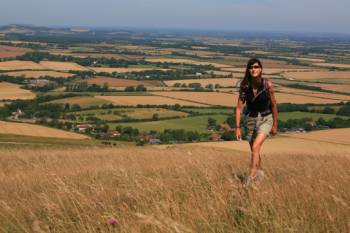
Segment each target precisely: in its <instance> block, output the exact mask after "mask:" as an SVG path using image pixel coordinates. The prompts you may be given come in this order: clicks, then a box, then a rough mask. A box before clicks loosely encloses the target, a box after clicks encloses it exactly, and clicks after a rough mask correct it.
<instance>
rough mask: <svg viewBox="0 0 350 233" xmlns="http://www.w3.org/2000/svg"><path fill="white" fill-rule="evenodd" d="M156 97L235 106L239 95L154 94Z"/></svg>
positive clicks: (184, 92) (181, 92)
mask: <svg viewBox="0 0 350 233" xmlns="http://www.w3.org/2000/svg"><path fill="white" fill-rule="evenodd" d="M152 94H154V95H159V96H166V97H171V98H176V99H181V100H190V101H195V102H198V103H202V104H209V105H222V106H232V107H233V106H234V105H235V104H236V101H237V93H222V92H190V91H178V92H166V91H164V92H161V91H160V92H152Z"/></svg>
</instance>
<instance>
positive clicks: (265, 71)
mask: <svg viewBox="0 0 350 233" xmlns="http://www.w3.org/2000/svg"><path fill="white" fill-rule="evenodd" d="M221 70H222V71H231V72H240V73H244V72H245V67H244V68H222V69H221ZM307 70H309V69H306V68H295V69H294V68H293V69H289V68H264V69H263V74H277V73H282V72H292V71H307Z"/></svg>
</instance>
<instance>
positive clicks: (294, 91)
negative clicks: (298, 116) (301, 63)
mask: <svg viewBox="0 0 350 233" xmlns="http://www.w3.org/2000/svg"><path fill="white" fill-rule="evenodd" d="M309 85H310V86H311V85H312V86H313V84H309ZM277 90H278V91H279V92H282V93H290V94H301V95H307V96H312V97H319V98H324V99H335V100H339V101H349V100H350V96H349V95H341V94H333V93H325V92H319V91H311V90H304V89H299V88H288V87H276V91H277ZM348 92H349V91H348Z"/></svg>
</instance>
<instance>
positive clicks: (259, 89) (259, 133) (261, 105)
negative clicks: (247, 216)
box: [236, 58, 277, 186]
mask: <svg viewBox="0 0 350 233" xmlns="http://www.w3.org/2000/svg"><path fill="white" fill-rule="evenodd" d="M262 69H263V67H262V64H261V62H260V60H259V59H257V58H252V59H250V60H249V61H248V64H247V68H246V72H245V76H244V79H243V81H242V82H241V84H240V92H239V97H238V101H237V107H236V138H237V140H242V132H241V125H240V123H241V112H242V109H243V106H244V104H246V111H245V128H246V134H247V140H248V141H249V144H250V151H251V161H250V172H249V175H248V176H247V178H246V180H245V182H244V186H250V185H252V184H253V183H254V182H255V181H259V180H262V179H263V178H264V172H263V170H262V169H261V157H260V149H261V146H262V144H263V143H264V141H265V139H266V137H267V136H268V135H269V134H270V133H271V134H272V135H275V134H276V133H277V103H276V98H275V95H274V91H273V88H272V82H271V81H270V80H269V79H267V78H263V77H262V76H261V74H262Z"/></svg>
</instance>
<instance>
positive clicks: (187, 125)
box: [109, 115, 227, 133]
mask: <svg viewBox="0 0 350 233" xmlns="http://www.w3.org/2000/svg"><path fill="white" fill-rule="evenodd" d="M208 117H212V118H214V119H216V123H217V124H221V123H223V122H224V121H225V120H226V118H227V116H226V115H212V116H196V117H186V118H181V119H174V120H164V121H152V122H141V123H123V124H109V126H110V128H111V129H114V128H115V127H116V126H117V125H121V126H123V127H127V126H131V127H133V128H137V129H139V130H140V131H151V130H156V131H158V132H162V131H163V130H165V129H184V130H186V131H197V132H199V133H206V132H208V130H207V123H208Z"/></svg>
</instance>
